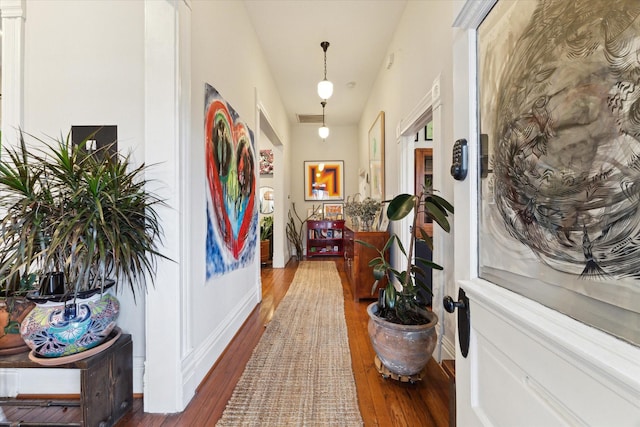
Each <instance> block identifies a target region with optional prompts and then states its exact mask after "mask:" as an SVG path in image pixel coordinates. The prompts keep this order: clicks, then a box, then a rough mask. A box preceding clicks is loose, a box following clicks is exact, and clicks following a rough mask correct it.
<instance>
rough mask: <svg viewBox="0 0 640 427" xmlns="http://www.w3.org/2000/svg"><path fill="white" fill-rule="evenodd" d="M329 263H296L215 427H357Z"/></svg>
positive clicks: (338, 295) (336, 279) (339, 301)
mask: <svg viewBox="0 0 640 427" xmlns="http://www.w3.org/2000/svg"><path fill="white" fill-rule="evenodd" d="M362 424H363V422H362V417H361V415H360V411H359V409H358V398H357V395H356V385H355V380H354V377H353V370H352V368H351V353H350V351H349V339H348V336H347V325H346V321H345V317H344V299H343V295H342V284H341V281H340V275H339V274H338V271H337V269H336V266H335V262H333V261H302V262H300V264H299V265H298V269H297V271H296V274H295V276H294V278H293V282H291V286H290V287H289V290H288V291H287V294H286V295H285V296H284V298H283V299H282V301H281V302H280V305H279V306H278V308H277V309H276V312H275V314H274V316H273V319H272V320H271V322H270V323H269V324H268V325H267V329H266V330H265V332H264V334H263V335H262V337H261V338H260V342H259V343H258V345H257V346H256V348H255V350H254V351H253V354H252V355H251V358H250V359H249V362H248V363H247V366H246V368H245V370H244V372H243V374H242V377H241V378H240V381H239V382H238V384H237V385H236V387H235V389H234V391H233V395H232V396H231V399H230V400H229V402H228V403H227V407H226V409H225V410H224V413H223V414H222V418H221V419H220V420H219V421H218V423H217V424H216V425H217V426H220V427H223V426H234V427H235V426H278V427H280V426H362Z"/></svg>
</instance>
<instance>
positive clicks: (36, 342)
mask: <svg viewBox="0 0 640 427" xmlns="http://www.w3.org/2000/svg"><path fill="white" fill-rule="evenodd" d="M119 311H120V303H119V302H118V300H117V298H116V297H114V296H113V295H111V294H109V293H103V294H95V295H91V296H89V297H87V298H80V297H78V298H76V299H75V300H74V299H70V300H68V301H46V302H37V301H36V307H35V308H34V309H33V310H31V312H30V313H29V314H28V315H27V317H25V319H24V320H23V321H22V325H21V326H20V334H21V335H22V338H23V339H24V341H25V342H26V343H27V345H28V346H29V347H30V348H31V350H32V352H33V353H35V354H36V355H38V356H41V357H60V356H68V355H71V354H75V353H80V352H83V351H85V350H89V349H91V348H93V347H96V346H97V345H99V344H101V343H102V342H103V341H104V340H105V339H106V338H107V337H108V336H109V333H110V332H111V331H112V330H113V328H114V327H115V326H116V320H117V319H118V314H119Z"/></svg>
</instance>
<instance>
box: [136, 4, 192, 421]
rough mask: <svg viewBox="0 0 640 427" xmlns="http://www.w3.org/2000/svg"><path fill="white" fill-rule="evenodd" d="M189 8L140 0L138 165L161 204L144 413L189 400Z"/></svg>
mask: <svg viewBox="0 0 640 427" xmlns="http://www.w3.org/2000/svg"><path fill="white" fill-rule="evenodd" d="M189 34H190V8H189V4H188V3H187V2H185V1H184V0H178V1H172V0H162V1H158V0H145V162H146V163H147V164H154V165H155V166H154V167H153V168H151V169H150V170H149V171H148V172H147V178H148V179H149V180H150V181H151V182H156V183H157V188H152V190H153V191H154V192H156V193H157V194H158V195H160V197H162V198H163V199H164V200H165V201H166V206H165V207H162V208H160V209H158V212H159V213H160V216H161V221H162V224H163V229H164V239H163V243H164V244H163V247H162V248H161V252H162V253H163V254H164V255H166V256H167V257H169V258H170V259H171V260H172V261H165V260H160V261H159V262H158V269H157V274H156V284H155V287H151V286H150V287H149V288H148V294H147V298H146V307H145V308H146V313H145V316H146V317H145V322H146V325H145V336H146V361H145V377H144V411H145V412H160V413H171V412H180V411H182V410H183V409H184V408H185V407H186V405H187V403H188V402H189V400H191V398H192V397H193V389H192V387H188V386H187V383H188V380H189V379H188V378H187V377H188V375H187V374H185V368H184V367H183V365H184V364H185V363H184V361H185V357H186V356H187V354H188V352H189V351H190V348H191V344H190V341H189V336H190V334H189V316H188V310H187V309H186V308H187V306H188V302H189V299H190V297H189V294H188V292H189V287H188V286H186V285H185V283H188V271H185V268H184V262H183V260H184V259H185V256H186V255H185V252H186V244H185V241H186V239H187V237H186V236H188V234H189V230H188V224H186V222H187V221H184V220H183V219H181V218H182V217H183V215H184V214H185V198H186V190H185V188H184V185H185V182H186V179H185V177H184V174H185V173H186V171H187V170H188V168H187V167H185V165H184V164H183V163H184V162H185V158H186V156H185V154H184V150H185V147H187V146H188V139H189V115H190V112H189V105H190V103H189V94H190V69H189V66H188V64H189V62H190V58H189V49H190V48H189V46H190V39H189Z"/></svg>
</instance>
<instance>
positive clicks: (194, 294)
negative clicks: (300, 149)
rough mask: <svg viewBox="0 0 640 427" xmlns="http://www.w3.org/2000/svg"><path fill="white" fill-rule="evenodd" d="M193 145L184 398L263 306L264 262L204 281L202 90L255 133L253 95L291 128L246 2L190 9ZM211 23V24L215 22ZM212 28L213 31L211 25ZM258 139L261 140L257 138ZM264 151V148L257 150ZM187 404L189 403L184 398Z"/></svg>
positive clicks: (283, 131) (281, 127)
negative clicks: (219, 97) (219, 98)
mask: <svg viewBox="0 0 640 427" xmlns="http://www.w3.org/2000/svg"><path fill="white" fill-rule="evenodd" d="M191 6H192V13H191V41H192V43H191V58H192V61H191V113H192V117H191V123H190V125H191V132H190V134H191V144H190V145H189V147H188V150H187V156H188V158H189V159H188V163H189V168H190V170H189V174H188V178H187V179H188V180H189V183H188V185H187V186H186V188H188V194H185V197H186V198H187V200H188V211H189V212H188V214H187V218H188V221H189V223H190V224H191V233H190V236H189V237H188V238H189V243H188V253H189V256H188V259H186V262H187V263H188V266H187V268H188V269H189V270H190V272H191V273H190V280H189V283H186V284H184V285H185V286H189V287H190V290H189V295H190V299H189V301H188V303H187V313H185V314H186V316H187V318H188V319H187V324H188V334H189V336H188V338H187V339H188V343H189V345H188V346H187V347H188V348H189V350H188V351H187V354H185V359H184V364H183V366H185V367H188V368H186V369H188V370H186V369H185V371H184V376H185V382H186V381H188V384H185V397H189V396H190V394H192V393H193V392H195V388H196V387H197V386H198V384H199V383H200V382H201V381H202V379H203V378H204V376H205V375H206V374H207V372H208V371H209V369H210V368H211V366H213V364H214V363H215V361H216V360H217V358H218V357H219V356H220V354H222V352H223V351H224V349H225V348H226V346H227V344H228V343H229V341H230V340H231V339H232V338H233V336H234V335H235V333H236V332H237V330H238V329H239V327H240V326H241V325H242V323H243V322H244V320H245V319H246V317H247V316H248V314H249V313H250V312H251V311H252V310H253V308H254V307H255V305H256V304H257V303H258V302H259V298H260V287H259V276H260V256H259V253H257V252H256V256H255V258H254V262H253V263H252V264H251V265H249V266H247V267H245V268H242V269H239V270H236V271H233V272H230V273H228V274H226V275H223V276H219V277H216V278H213V279H211V280H210V281H209V282H205V264H204V260H205V237H206V215H205V182H206V181H205V165H204V158H203V154H204V102H205V101H204V86H205V83H209V84H210V85H212V86H213V87H214V88H216V89H217V90H218V91H219V92H220V94H221V95H222V96H223V97H224V98H225V99H226V100H227V102H229V104H230V105H231V106H232V107H233V108H234V109H235V110H236V111H237V112H238V114H239V115H240V118H241V120H243V121H244V122H246V123H247V124H248V125H249V127H250V128H251V129H252V130H253V131H254V132H255V131H256V128H257V126H256V123H255V121H256V120H255V118H256V114H255V108H256V99H255V93H256V91H257V93H259V94H260V101H261V103H262V105H263V106H264V107H265V108H266V109H267V111H268V113H269V118H270V120H271V121H272V125H273V126H274V128H275V131H276V132H277V134H278V135H279V136H281V137H282V138H283V140H284V141H287V140H288V135H289V128H288V122H287V120H286V115H285V112H284V108H283V106H282V103H281V101H280V98H279V96H278V94H277V90H276V88H275V84H274V81H273V79H272V77H271V75H270V71H269V69H268V68H267V66H266V62H265V59H264V57H263V55H262V51H261V49H260V46H259V43H258V40H257V38H256V36H255V33H254V30H253V28H252V26H251V24H250V21H249V19H248V16H247V13H246V9H245V6H244V3H242V2H236V1H216V2H202V1H195V2H192V3H191ZM212 17H213V18H212ZM212 22H213V23H215V25H212ZM254 137H255V138H256V141H257V135H254ZM256 149H258V147H256ZM185 400H186V399H185Z"/></svg>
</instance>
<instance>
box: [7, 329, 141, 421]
mask: <svg viewBox="0 0 640 427" xmlns="http://www.w3.org/2000/svg"><path fill="white" fill-rule="evenodd" d="M0 368H20V369H22V368H56V369H58V368H62V369H79V370H80V400H79V401H78V400H75V401H74V400H69V399H66V400H61V399H46V398H43V399H31V400H29V399H19V398H18V399H16V398H0V406H9V405H20V406H53V405H56V404H57V405H60V404H62V405H64V406H74V405H75V406H79V407H80V412H81V413H82V421H81V422H80V423H77V422H76V423H67V424H60V423H55V425H70V426H74V425H75V426H83V427H108V426H113V425H115V424H116V423H117V422H118V420H119V419H120V418H121V417H122V416H123V415H124V414H126V413H127V412H128V411H129V410H130V409H131V408H132V406H133V343H132V341H131V335H129V334H122V335H121V336H120V337H119V338H118V340H117V341H116V342H115V343H114V344H113V345H111V346H110V347H108V348H106V349H105V350H103V351H101V352H100V353H98V354H95V355H93V356H91V357H88V358H86V359H82V360H78V361H75V362H70V363H66V364H64V365H56V366H43V365H40V364H38V363H36V362H34V361H32V360H30V359H29V353H22V354H14V355H10V356H0ZM14 425H36V424H34V423H21V424H17V423H16V422H8V423H7V422H0V426H14ZM37 425H47V424H46V422H45V423H37Z"/></svg>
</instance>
